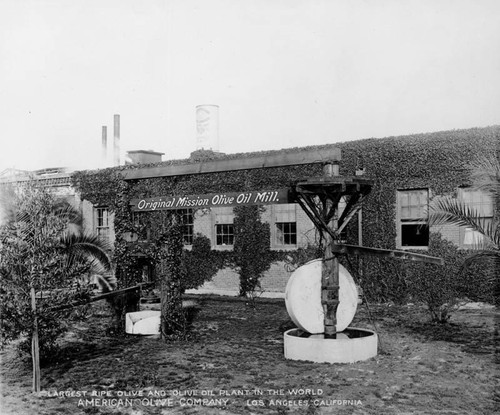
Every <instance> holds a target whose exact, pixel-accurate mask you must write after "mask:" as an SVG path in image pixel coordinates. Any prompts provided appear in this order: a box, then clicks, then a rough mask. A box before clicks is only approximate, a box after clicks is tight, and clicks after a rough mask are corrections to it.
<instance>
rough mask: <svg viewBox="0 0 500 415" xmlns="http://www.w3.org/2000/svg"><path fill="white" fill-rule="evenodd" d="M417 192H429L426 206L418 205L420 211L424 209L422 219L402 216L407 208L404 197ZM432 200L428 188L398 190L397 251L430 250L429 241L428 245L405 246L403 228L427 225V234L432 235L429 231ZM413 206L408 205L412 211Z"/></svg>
mask: <svg viewBox="0 0 500 415" xmlns="http://www.w3.org/2000/svg"><path fill="white" fill-rule="evenodd" d="M412 192H413V193H417V192H427V195H426V201H425V203H424V204H419V205H417V206H418V208H419V209H423V212H424V213H423V216H422V217H415V218H405V217H403V215H402V208H403V207H406V206H403V205H402V197H403V195H408V194H409V193H412ZM430 199H431V190H430V189H429V188H428V187H420V188H411V189H397V190H396V249H401V250H410V249H411V250H422V251H426V250H428V249H429V241H428V240H427V245H403V226H404V225H427V229H426V232H428V233H430V229H429V225H428V223H429V201H430ZM411 206H412V205H408V207H410V209H411Z"/></svg>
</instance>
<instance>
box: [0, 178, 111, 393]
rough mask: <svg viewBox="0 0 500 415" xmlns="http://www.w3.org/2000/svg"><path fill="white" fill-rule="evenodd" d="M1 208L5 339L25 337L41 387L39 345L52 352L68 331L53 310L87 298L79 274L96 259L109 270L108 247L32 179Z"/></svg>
mask: <svg viewBox="0 0 500 415" xmlns="http://www.w3.org/2000/svg"><path fill="white" fill-rule="evenodd" d="M1 207H2V218H3V219H2V223H1V224H0V276H1V278H0V293H1V295H2V302H1V305H0V314H1V315H2V342H5V341H9V340H12V339H15V338H18V337H20V336H23V335H26V336H27V341H28V343H31V347H32V348H31V354H32V359H33V373H34V377H33V388H34V390H35V391H37V392H38V391H39V388H40V379H39V376H40V374H39V366H38V365H39V364H38V359H39V350H41V352H42V356H43V355H50V352H51V351H52V350H53V347H54V345H55V341H56V339H57V336H59V335H60V334H61V333H62V332H63V331H64V323H65V321H64V319H63V318H61V316H60V313H57V312H55V311H54V310H55V309H59V308H64V306H66V305H70V304H72V303H73V302H75V301H81V300H82V299H83V298H85V297H88V295H89V290H88V286H86V285H81V284H78V283H77V280H76V278H77V277H79V276H81V275H83V274H86V273H89V272H91V271H92V269H93V268H94V267H95V266H96V265H97V264H101V265H102V266H103V267H104V268H105V269H109V268H110V261H109V258H108V255H107V248H108V247H107V246H106V245H104V244H103V243H102V242H101V241H99V240H98V238H97V237H96V236H94V235H86V234H84V233H83V232H82V229H81V227H80V224H81V220H80V219H81V217H80V215H79V213H78V211H76V210H75V209H74V208H72V206H71V205H69V204H68V203H67V202H62V201H58V200H57V199H56V198H55V197H54V196H53V195H52V194H51V193H50V192H49V191H48V190H47V189H46V188H43V187H40V186H37V185H36V184H34V183H29V184H27V185H26V186H24V187H22V188H19V189H17V190H14V189H10V191H9V192H7V194H3V195H2V203H1ZM39 339H40V342H39ZM24 345H25V343H21V348H22V349H24ZM39 347H40V349H39Z"/></svg>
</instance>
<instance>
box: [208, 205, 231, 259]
mask: <svg viewBox="0 0 500 415" xmlns="http://www.w3.org/2000/svg"><path fill="white" fill-rule="evenodd" d="M219 226H227V227H231V228H232V244H226V245H222V244H221V245H219V244H218V243H217V242H218V237H219V232H218V227H219ZM228 235H230V233H228ZM212 248H213V249H215V250H219V251H228V250H232V249H233V248H234V210H233V207H232V206H223V207H217V208H213V209H212Z"/></svg>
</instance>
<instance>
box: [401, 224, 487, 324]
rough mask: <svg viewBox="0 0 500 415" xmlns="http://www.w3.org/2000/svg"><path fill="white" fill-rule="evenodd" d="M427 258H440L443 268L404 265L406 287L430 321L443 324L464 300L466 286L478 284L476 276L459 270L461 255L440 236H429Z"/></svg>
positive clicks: (419, 263)
mask: <svg viewBox="0 0 500 415" xmlns="http://www.w3.org/2000/svg"><path fill="white" fill-rule="evenodd" d="M429 255H432V256H437V257H440V258H443V260H444V265H436V264H427V263H422V262H411V263H408V277H409V281H408V286H409V287H408V288H409V292H410V295H411V296H412V297H413V299H414V300H417V301H421V302H423V303H425V304H426V305H427V309H428V311H429V314H430V316H431V320H432V321H434V322H439V323H445V322H447V321H448V319H449V318H450V316H451V312H453V311H454V310H456V308H457V307H458V305H459V303H460V301H461V300H464V297H465V294H466V287H470V286H471V285H472V284H476V282H478V281H477V275H476V274H473V273H471V272H466V271H465V270H462V269H461V264H462V262H463V255H462V253H461V252H460V251H459V250H458V248H457V247H456V246H455V245H454V244H453V243H452V242H450V241H447V240H446V239H443V238H442V236H441V235H440V234H437V233H431V235H430V238H429Z"/></svg>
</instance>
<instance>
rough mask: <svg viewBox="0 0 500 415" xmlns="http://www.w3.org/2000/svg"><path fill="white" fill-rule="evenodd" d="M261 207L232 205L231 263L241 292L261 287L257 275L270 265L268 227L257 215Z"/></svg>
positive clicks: (246, 292)
mask: <svg viewBox="0 0 500 415" xmlns="http://www.w3.org/2000/svg"><path fill="white" fill-rule="evenodd" d="M261 209H262V208H261V207H258V206H238V207H236V208H235V209H234V212H235V218H234V251H233V261H234V262H233V266H234V267H235V268H236V269H237V270H238V273H239V274H240V296H252V293H254V292H255V291H257V290H258V289H259V288H260V278H261V277H262V275H263V273H264V272H265V271H267V270H268V269H269V268H270V267H271V262H272V258H271V253H270V240H271V235H270V232H271V231H270V229H269V224H268V223H262V221H261V219H260V212H261Z"/></svg>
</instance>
